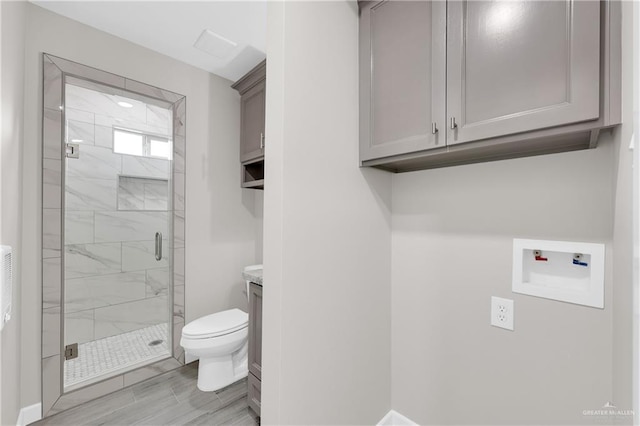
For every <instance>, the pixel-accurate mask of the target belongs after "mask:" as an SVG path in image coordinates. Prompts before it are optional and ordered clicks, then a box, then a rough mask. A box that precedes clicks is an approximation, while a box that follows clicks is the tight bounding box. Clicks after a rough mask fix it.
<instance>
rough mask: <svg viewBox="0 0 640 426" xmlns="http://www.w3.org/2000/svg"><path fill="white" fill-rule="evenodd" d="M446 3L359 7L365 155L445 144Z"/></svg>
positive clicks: (362, 147)
mask: <svg viewBox="0 0 640 426" xmlns="http://www.w3.org/2000/svg"><path fill="white" fill-rule="evenodd" d="M445 49H446V4H445V3H444V2H440V1H434V2H427V1H393V0H390V1H381V2H375V1H374V2H370V3H368V4H365V5H363V6H362V8H361V11H360V159H361V160H369V159H374V158H382V157H386V156H390V155H397V154H403V153H407V152H415V151H420V150H424V149H428V148H433V147H438V146H445V137H446V131H445V122H444V121H445V89H446V88H445V76H446V63H445V58H446V53H445Z"/></svg>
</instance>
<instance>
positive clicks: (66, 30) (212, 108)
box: [22, 4, 257, 406]
mask: <svg viewBox="0 0 640 426" xmlns="http://www.w3.org/2000/svg"><path fill="white" fill-rule="evenodd" d="M27 22H28V30H27V46H26V100H25V102H26V108H25V124H26V125H25V145H24V159H25V160H24V194H25V196H24V203H23V208H24V213H25V214H24V224H25V233H24V247H23V251H22V253H23V258H24V264H25V274H24V291H23V306H24V310H23V315H22V318H23V333H22V335H23V345H22V348H23V354H24V356H23V368H22V375H23V383H24V387H23V391H22V405H23V406H26V405H29V404H33V403H36V402H38V401H40V301H41V294H40V293H41V291H40V287H39V285H40V284H39V271H40V267H39V258H40V254H39V253H40V241H39V240H40V232H41V226H40V218H39V217H40V213H39V212H40V207H41V204H40V194H41V188H40V184H39V182H40V157H41V149H40V136H39V135H40V133H39V132H40V116H41V113H40V108H41V106H40V98H41V87H40V86H41V83H40V80H41V65H40V54H41V52H47V53H50V54H53V55H56V56H61V57H63V58H66V59H70V60H73V61H76V62H80V63H82V64H85V65H89V66H93V67H96V68H99V69H102V70H105V71H109V72H113V73H116V74H120V75H123V76H125V77H128V78H132V79H135V80H139V81H143V82H145V83H148V84H151V85H154V86H157V87H161V88H164V89H168V90H171V91H174V92H177V93H181V94H183V95H186V97H187V148H186V149H187V175H186V186H187V192H186V214H187V217H186V247H187V249H186V307H185V309H186V320H187V321H190V320H193V319H194V318H196V317H198V316H202V315H205V314H208V313H212V312H214V311H216V310H222V309H228V308H230V307H240V308H244V309H246V298H245V294H244V293H243V289H244V283H243V281H242V276H241V269H242V267H243V266H245V265H248V264H252V263H254V262H255V228H256V226H257V225H256V223H255V218H254V207H255V206H254V204H255V203H254V194H253V192H252V191H251V190H242V189H240V166H239V162H238V150H239V148H238V143H239V114H240V106H239V104H240V98H239V95H238V93H237V92H236V91H235V90H233V89H231V88H230V87H229V86H230V84H231V82H230V81H228V80H225V79H222V78H220V77H217V76H214V75H212V74H209V73H207V72H205V71H202V70H200V69H196V68H193V67H191V66H189V65H186V64H184V63H181V62H178V61H176V60H173V59H170V58H168V57H166V56H163V55H160V54H158V53H156V52H153V51H150V50H148V49H145V48H142V47H140V46H137V45H134V44H132V43H130V42H127V41H125V40H122V39H119V38H117V37H114V36H111V35H108V34H106V33H103V32H100V31H98V30H95V29H93V28H90V27H88V26H85V25H82V24H80V23H77V22H75V21H72V20H69V19H67V18H64V17H61V16H59V15H56V14H53V13H51V12H49V11H46V10H44V9H42V8H40V7H37V6H34V5H32V4H29V6H28V17H27Z"/></svg>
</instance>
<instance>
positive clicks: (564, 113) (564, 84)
mask: <svg viewBox="0 0 640 426" xmlns="http://www.w3.org/2000/svg"><path fill="white" fill-rule="evenodd" d="M447 5H448V26H447V116H448V117H447V119H448V123H447V124H448V126H447V144H448V145H454V144H459V143H464V142H469V141H476V140H481V139H487V138H493V137H497V136H504V135H511V134H515V133H520V132H526V131H531V130H538V129H544V128H548V127H554V126H561V125H566V124H570V123H577V122H583V121H588V120H595V119H598V118H599V105H600V85H599V81H600V80H599V79H600V74H599V72H600V2H598V1H579V0H574V1H572V0H564V1H561V0H557V1H511V0H506V1H448V2H447Z"/></svg>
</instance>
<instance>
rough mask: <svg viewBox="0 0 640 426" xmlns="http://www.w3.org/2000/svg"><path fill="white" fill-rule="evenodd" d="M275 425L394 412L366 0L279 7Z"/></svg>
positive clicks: (266, 389)
mask: <svg viewBox="0 0 640 426" xmlns="http://www.w3.org/2000/svg"><path fill="white" fill-rule="evenodd" d="M267 22H268V25H267V28H268V38H267V45H268V51H267V57H268V58H269V60H268V63H267V123H266V126H267V128H266V134H267V135H268V136H267V137H268V139H267V147H266V162H265V164H266V176H265V181H266V182H267V185H266V188H265V193H264V197H265V199H264V265H265V270H264V280H265V290H264V316H263V319H264V324H263V327H264V328H263V339H264V341H263V373H262V380H263V383H262V398H263V405H262V410H263V412H262V419H263V423H265V424H375V423H376V422H377V421H378V420H380V419H381V418H382V417H383V416H384V415H385V414H386V412H387V411H388V410H389V408H390V395H389V389H390V358H389V342H390V317H389V280H390V254H391V253H390V210H389V208H390V194H391V193H390V190H391V185H390V179H391V175H389V174H388V173H385V172H380V171H377V170H361V169H359V168H358V32H357V29H358V7H357V4H356V2H270V3H269V4H268V14H267Z"/></svg>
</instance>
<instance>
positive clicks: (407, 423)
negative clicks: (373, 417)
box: [377, 410, 418, 426]
mask: <svg viewBox="0 0 640 426" xmlns="http://www.w3.org/2000/svg"><path fill="white" fill-rule="evenodd" d="M377 426H418V423H416V422H414V421H413V420H410V419H408V418H406V417H405V416H403V415H402V414H400V413H398V412H397V411H394V410H391V411H389V412H388V413H387V415H386V416H384V417H383V418H382V420H380V421H379V422H378V425H377Z"/></svg>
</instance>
